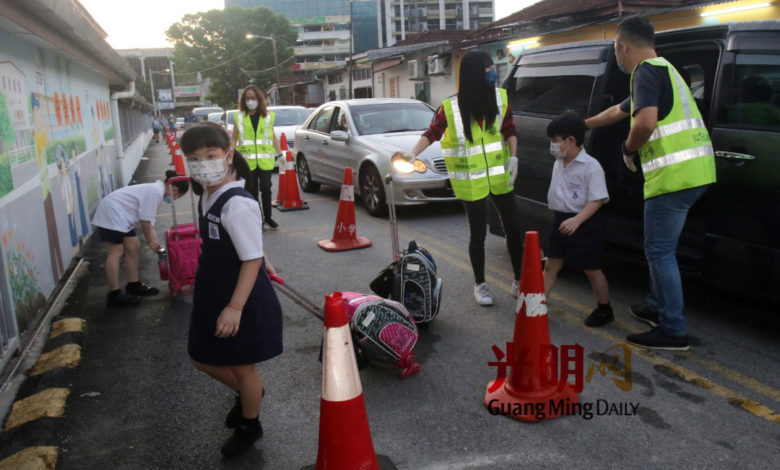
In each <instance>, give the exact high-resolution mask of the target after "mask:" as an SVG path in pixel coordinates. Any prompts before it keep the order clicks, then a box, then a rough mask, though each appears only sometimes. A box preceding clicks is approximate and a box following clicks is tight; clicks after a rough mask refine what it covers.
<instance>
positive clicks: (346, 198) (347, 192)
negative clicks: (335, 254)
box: [285, 168, 371, 251]
mask: <svg viewBox="0 0 780 470" xmlns="http://www.w3.org/2000/svg"><path fill="white" fill-rule="evenodd" d="M285 202H287V201H285ZM317 244H318V245H319V246H320V248H322V249H323V250H325V251H344V250H355V249H357V248H366V247H369V246H371V240H369V239H368V238H366V237H361V236H358V234H357V225H355V188H354V187H353V186H352V168H345V169H344V184H342V185H341V197H340V198H339V212H338V215H337V216H336V227H335V228H334V229H333V238H332V239H330V240H320V241H318V242H317Z"/></svg>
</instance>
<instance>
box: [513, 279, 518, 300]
mask: <svg viewBox="0 0 780 470" xmlns="http://www.w3.org/2000/svg"><path fill="white" fill-rule="evenodd" d="M519 293H520V283H519V282H518V281H517V279H515V280H514V281H512V297H514V298H517V295H518V294H519Z"/></svg>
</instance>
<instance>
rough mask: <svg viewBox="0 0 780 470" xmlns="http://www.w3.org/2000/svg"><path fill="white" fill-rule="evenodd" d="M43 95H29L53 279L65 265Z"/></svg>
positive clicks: (60, 273) (63, 269)
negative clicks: (48, 152) (48, 149)
mask: <svg viewBox="0 0 780 470" xmlns="http://www.w3.org/2000/svg"><path fill="white" fill-rule="evenodd" d="M44 99H45V97H44V96H41V95H38V93H32V94H31V95H30V107H31V108H32V114H33V138H34V141H35V156H36V159H37V161H38V174H39V176H40V178H41V191H42V193H43V211H44V213H45V216H46V232H47V234H48V236H49V255H50V257H51V272H52V276H53V278H54V279H55V280H57V279H59V278H60V276H61V275H62V273H63V272H65V267H64V266H63V263H62V253H61V252H60V238H59V235H57V219H56V218H55V217H54V203H53V202H52V199H51V182H50V181H49V162H48V161H47V159H46V145H47V144H48V143H49V122H48V113H47V112H46V111H45V110H44V109H42V108H41V102H42V101H43V100H44Z"/></svg>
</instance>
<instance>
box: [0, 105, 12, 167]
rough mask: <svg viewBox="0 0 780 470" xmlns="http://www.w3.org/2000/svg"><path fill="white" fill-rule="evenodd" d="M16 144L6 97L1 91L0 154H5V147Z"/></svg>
mask: <svg viewBox="0 0 780 470" xmlns="http://www.w3.org/2000/svg"><path fill="white" fill-rule="evenodd" d="M13 142H14V129H13V127H12V126H11V116H9V115H8V106H7V105H6V101H5V95H4V94H3V92H2V91H0V154H1V153H4V152H5V146H6V145H7V144H12V143H13Z"/></svg>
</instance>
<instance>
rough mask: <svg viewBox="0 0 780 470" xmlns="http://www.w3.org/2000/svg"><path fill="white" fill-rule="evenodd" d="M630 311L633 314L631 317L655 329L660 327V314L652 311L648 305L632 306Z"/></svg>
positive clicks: (629, 308)
mask: <svg viewBox="0 0 780 470" xmlns="http://www.w3.org/2000/svg"><path fill="white" fill-rule="evenodd" d="M628 311H629V312H631V316H632V317H634V318H636V319H637V320H639V321H641V322H645V323H647V324H648V325H650V326H652V327H653V328H655V327H656V326H658V312H656V311H655V310H653V309H651V308H650V306H649V305H647V304H646V303H641V304H631V306H630V307H628Z"/></svg>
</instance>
